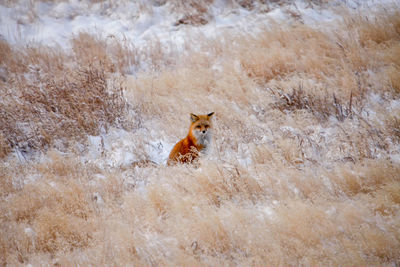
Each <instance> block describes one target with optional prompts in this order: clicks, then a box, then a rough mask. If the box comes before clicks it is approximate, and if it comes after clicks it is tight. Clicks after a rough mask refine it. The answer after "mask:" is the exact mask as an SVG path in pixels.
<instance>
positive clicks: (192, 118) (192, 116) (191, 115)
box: [190, 113, 199, 122]
mask: <svg viewBox="0 0 400 267" xmlns="http://www.w3.org/2000/svg"><path fill="white" fill-rule="evenodd" d="M190 119H191V120H192V122H196V121H197V120H198V119H199V116H197V115H194V114H193V113H190Z"/></svg>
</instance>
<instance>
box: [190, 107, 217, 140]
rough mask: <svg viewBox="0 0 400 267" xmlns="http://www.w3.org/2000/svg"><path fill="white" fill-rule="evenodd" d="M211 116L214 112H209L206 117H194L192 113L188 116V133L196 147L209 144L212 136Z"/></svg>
mask: <svg viewBox="0 0 400 267" xmlns="http://www.w3.org/2000/svg"><path fill="white" fill-rule="evenodd" d="M213 115H214V112H211V113H209V114H207V115H195V114H193V113H192V114H190V119H191V121H192V125H191V126H190V131H191V132H192V133H193V135H194V137H195V138H196V140H197V145H202V146H204V147H206V146H207V145H208V144H209V143H210V141H211V135H212V124H211V118H212V116H213Z"/></svg>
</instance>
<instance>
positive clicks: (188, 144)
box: [167, 112, 214, 165]
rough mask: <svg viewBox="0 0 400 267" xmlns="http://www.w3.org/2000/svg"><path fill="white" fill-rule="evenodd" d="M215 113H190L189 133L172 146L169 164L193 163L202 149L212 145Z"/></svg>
mask: <svg viewBox="0 0 400 267" xmlns="http://www.w3.org/2000/svg"><path fill="white" fill-rule="evenodd" d="M213 115H214V112H211V113H209V114H207V115H195V114H193V113H191V114H190V120H191V124H190V128H189V133H188V135H187V136H186V137H185V138H184V139H182V140H180V141H179V142H178V143H177V144H176V145H175V146H174V147H173V148H172V150H171V153H170V154H169V157H168V161H167V164H168V165H174V164H176V163H192V162H193V161H194V160H195V159H197V158H198V157H199V152H200V151H204V150H206V149H207V148H208V147H209V146H210V144H211V138H212V121H211V118H212V116H213Z"/></svg>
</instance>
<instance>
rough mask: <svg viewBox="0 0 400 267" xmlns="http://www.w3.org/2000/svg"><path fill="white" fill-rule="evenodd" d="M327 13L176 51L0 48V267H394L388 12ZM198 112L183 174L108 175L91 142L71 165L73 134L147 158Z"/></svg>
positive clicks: (76, 149) (393, 38) (87, 38)
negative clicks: (311, 21) (208, 119)
mask: <svg viewBox="0 0 400 267" xmlns="http://www.w3.org/2000/svg"><path fill="white" fill-rule="evenodd" d="M244 2H246V1H242V2H240V5H247V4H246V3H244ZM247 2H249V3H250V4H252V3H253V2H252V1H247ZM311 2H314V1H311ZM318 2H319V1H318ZM193 3H194V2H193ZM175 4H176V7H177V8H181V9H183V10H189V9H190V8H193V9H195V10H196V12H199V13H201V14H203V13H207V12H208V11H207V8H206V7H207V5H205V6H204V7H203V6H196V5H194V6H191V7H186V6H185V5H191V4H187V3H186V4H184V2H180V1H177V2H176V3H175ZM204 8H205V9H204ZM249 8H250V7H249ZM338 12H339V14H340V15H341V16H342V17H343V20H341V21H334V22H332V25H328V26H327V27H326V28H324V29H318V28H315V27H311V26H307V25H304V24H302V23H294V24H292V25H286V24H284V25H274V26H271V27H270V28H268V29H263V30H261V31H260V32H259V33H258V34H257V35H251V36H249V35H246V34H245V33H243V34H242V35H239V36H238V35H233V34H231V33H230V32H229V31H226V32H225V33H224V34H222V35H221V36H220V37H219V38H217V39H212V38H211V39H210V38H206V37H204V36H199V37H198V38H196V39H190V40H186V44H185V50H184V51H183V52H182V53H180V52H179V53H178V51H174V50H172V51H169V52H165V50H164V49H162V48H161V46H160V44H159V43H158V44H157V43H153V44H152V45H149V46H148V47H147V48H146V49H143V50H140V49H137V48H133V47H131V46H129V45H128V44H127V43H126V42H124V41H122V40H117V39H115V38H112V39H102V38H101V37H100V36H94V35H90V34H87V33H82V34H79V35H77V36H75V37H73V38H72V39H71V44H72V49H71V51H63V50H61V49H59V48H53V47H47V46H45V45H43V44H35V45H30V46H26V47H19V46H11V45H10V44H8V43H7V42H6V41H4V40H1V42H0V65H1V68H2V70H3V73H4V75H3V76H4V77H3V78H2V79H1V80H0V88H1V98H0V99H1V101H0V125H1V126H2V127H1V130H0V156H1V158H2V160H1V162H0V165H1V167H0V183H1V186H0V198H1V201H0V203H1V204H0V210H1V212H0V259H1V263H2V264H4V265H25V264H32V265H43V264H57V265H58V264H59V265H87V264H89V263H90V264H93V265H149V266H151V265H189V266H191V265H194V266H196V265H211V266H216V265H244V266H248V265H254V266H258V265H263V266H265V265H268V266H277V265H323V266H325V265H334V266H336V265H340V266H343V265H345V266H367V265H368V266H371V265H399V264H400V262H399V258H400V254H399V251H400V234H399V231H398V229H400V217H399V214H400V167H399V164H398V159H397V161H396V157H398V148H399V131H400V129H399V126H400V123H399V118H400V108H399V105H398V96H399V87H400V86H399V84H400V83H399V79H398V77H399V69H400V60H399V58H400V57H399V55H400V53H399V51H400V45H399V39H400V19H399V18H400V16H399V13H400V11H399V7H398V6H394V7H393V8H392V9H391V10H390V11H389V10H388V9H382V10H380V11H374V12H372V11H371V12H369V13H368V14H358V15H354V14H350V13H349V12H347V11H346V10H341V11H338ZM189 13H190V12H189ZM182 14H183V15H187V14H185V13H184V12H183V13H182ZM205 17H207V16H205ZM144 61H145V62H148V63H149V62H150V63H149V64H150V66H144V65H143V62H144ZM132 70H134V71H135V73H134V75H131V74H132V73H131V71H132ZM211 111H215V112H216V116H215V121H214V145H213V150H212V151H211V153H210V155H208V156H207V157H204V158H202V159H201V160H200V164H199V166H198V167H194V166H190V165H189V166H186V165H184V166H168V167H167V166H164V165H162V164H161V165H149V166H146V165H145V166H138V165H137V164H133V162H131V164H128V165H124V166H121V165H112V164H111V165H110V164H107V163H108V161H109V160H110V158H112V157H113V156H115V155H114V154H113V153H112V151H111V152H110V150H107V148H105V146H104V144H103V146H101V148H100V150H101V153H99V154H98V155H97V156H96V159H95V160H87V158H88V157H89V156H88V155H87V153H88V150H89V151H90V149H89V148H88V146H87V145H88V144H89V143H90V142H88V137H89V135H99V134H100V133H104V132H106V133H109V132H112V131H115V130H116V129H124V130H126V131H127V132H128V133H129V134H127V135H126V136H127V138H132V141H131V142H132V144H133V148H132V151H133V153H135V155H137V157H138V159H147V160H151V159H152V158H151V157H152V155H151V153H149V151H148V149H147V148H146V145H147V144H148V143H149V142H151V141H158V140H163V141H165V142H166V143H170V144H173V143H174V142H176V141H178V140H179V138H182V137H183V136H184V135H185V134H186V131H187V127H188V126H189V113H191V112H194V113H200V114H201V113H207V112H211ZM123 141H124V140H118V139H115V140H114V142H113V143H114V146H120V144H122V143H123ZM121 142H122V143H121ZM163 149H164V150H166V149H167V148H163ZM168 152H169V151H168ZM15 155H25V157H26V159H24V158H23V157H22V158H21V157H18V156H15ZM29 157H32V158H29ZM89 158H90V157H89Z"/></svg>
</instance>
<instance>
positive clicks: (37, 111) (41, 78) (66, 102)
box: [0, 48, 127, 155]
mask: <svg viewBox="0 0 400 267" xmlns="http://www.w3.org/2000/svg"><path fill="white" fill-rule="evenodd" d="M41 50H42V49H41V48H37V49H35V48H29V49H28V50H27V54H26V55H23V56H20V57H17V59H16V61H19V62H18V64H24V65H26V64H30V65H33V66H37V67H34V68H32V69H31V70H26V71H27V72H28V73H27V74H26V75H29V76H30V77H31V79H29V80H27V79H25V78H24V77H23V76H20V73H19V72H20V71H23V70H20V69H18V68H14V62H12V63H11V66H9V65H7V68H8V67H9V72H11V73H10V79H9V80H8V81H7V83H3V84H2V85H1V86H2V87H3V88H5V91H3V93H4V96H7V98H5V100H4V101H2V102H1V103H0V105H1V110H2V111H1V114H0V123H1V124H2V126H3V127H2V129H1V133H2V137H3V138H2V142H1V144H2V145H1V147H2V149H1V151H2V155H6V154H7V153H8V152H9V151H10V150H11V149H18V150H22V151H24V152H25V151H29V150H31V149H35V150H37V149H43V148H47V147H49V146H52V145H53V144H54V140H62V139H64V142H67V140H66V139H70V138H71V137H75V139H82V138H83V137H84V136H85V135H86V134H91V135H95V134H98V133H99V131H100V129H101V128H104V127H107V126H108V125H113V124H118V123H120V122H119V121H120V119H121V118H122V115H123V114H124V112H125V107H126V105H127V104H126V102H125V101H124V100H123V96H122V91H121V88H119V87H118V84H115V85H113V84H111V83H110V82H109V81H108V78H107V73H106V72H105V71H104V70H103V69H101V68H100V66H97V67H93V66H89V67H85V68H78V69H74V70H72V69H69V68H68V67H67V66H66V65H65V64H66V62H63V60H65V58H64V56H63V54H61V56H56V53H55V51H53V50H50V51H49V52H42V51H41ZM15 56H16V54H15ZM93 58H96V57H95V56H94V55H93ZM110 86H112V88H109V87H110ZM11 88H13V94H12V95H9V94H10V92H9V91H10V89H11Z"/></svg>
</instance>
